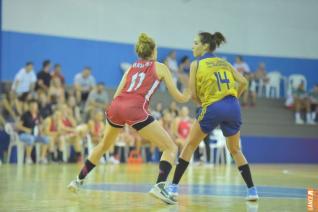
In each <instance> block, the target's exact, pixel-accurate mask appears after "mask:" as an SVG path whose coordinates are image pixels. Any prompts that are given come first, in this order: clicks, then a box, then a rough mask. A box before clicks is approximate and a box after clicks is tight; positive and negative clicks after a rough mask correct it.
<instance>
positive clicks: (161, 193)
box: [149, 182, 176, 205]
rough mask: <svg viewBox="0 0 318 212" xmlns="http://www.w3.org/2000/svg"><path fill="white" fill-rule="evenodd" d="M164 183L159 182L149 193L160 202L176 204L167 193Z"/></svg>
mask: <svg viewBox="0 0 318 212" xmlns="http://www.w3.org/2000/svg"><path fill="white" fill-rule="evenodd" d="M165 186H166V183H165V182H160V183H157V184H156V185H154V186H153V187H152V188H151V190H150V191H149V193H150V194H151V195H153V196H155V197H157V198H159V199H161V200H162V201H164V202H165V203H167V204H171V205H173V204H176V201H175V200H174V198H173V197H172V196H171V195H170V194H169V192H168V191H167V190H166V189H165Z"/></svg>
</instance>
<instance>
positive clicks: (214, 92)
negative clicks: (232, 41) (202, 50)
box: [196, 53, 237, 107]
mask: <svg viewBox="0 0 318 212" xmlns="http://www.w3.org/2000/svg"><path fill="white" fill-rule="evenodd" d="M232 69H233V67H232V66H231V64H229V63H228V62H227V61H226V60H224V59H222V58H218V57H214V56H213V54H210V53H208V54H205V55H204V56H202V57H201V58H198V69H197V73H196V92H197V96H198V98H199V99H200V101H201V103H202V107H206V106H208V105H210V104H212V103H214V102H217V101H219V100H221V99H223V98H224V97H226V96H230V95H231V96H235V97H237V88H236V82H235V80H234V77H233V74H232Z"/></svg>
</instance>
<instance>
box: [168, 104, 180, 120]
mask: <svg viewBox="0 0 318 212" xmlns="http://www.w3.org/2000/svg"><path fill="white" fill-rule="evenodd" d="M169 112H170V113H171V115H172V118H175V117H177V116H178V115H179V108H178V105H177V103H176V102H175V101H172V102H171V104H170V107H169Z"/></svg>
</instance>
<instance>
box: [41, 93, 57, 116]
mask: <svg viewBox="0 0 318 212" xmlns="http://www.w3.org/2000/svg"><path fill="white" fill-rule="evenodd" d="M38 99H39V100H38V102H39V112H40V118H41V119H42V120H45V119H46V118H47V117H49V116H51V115H52V113H53V108H52V104H51V102H50V101H49V98H48V96H47V93H44V92H42V91H40V92H39V93H38Z"/></svg>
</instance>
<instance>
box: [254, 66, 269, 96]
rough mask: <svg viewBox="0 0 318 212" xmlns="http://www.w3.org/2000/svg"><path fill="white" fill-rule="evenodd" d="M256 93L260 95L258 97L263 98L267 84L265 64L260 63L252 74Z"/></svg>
mask: <svg viewBox="0 0 318 212" xmlns="http://www.w3.org/2000/svg"><path fill="white" fill-rule="evenodd" d="M254 79H255V85H256V92H257V93H259V94H260V96H265V86H266V84H267V83H268V82H269V78H268V77H267V73H266V69H265V63H260V64H259V65H258V68H257V70H256V71H255V74H254Z"/></svg>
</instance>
